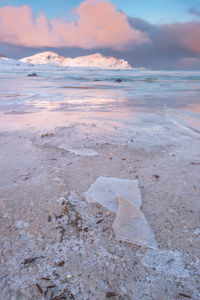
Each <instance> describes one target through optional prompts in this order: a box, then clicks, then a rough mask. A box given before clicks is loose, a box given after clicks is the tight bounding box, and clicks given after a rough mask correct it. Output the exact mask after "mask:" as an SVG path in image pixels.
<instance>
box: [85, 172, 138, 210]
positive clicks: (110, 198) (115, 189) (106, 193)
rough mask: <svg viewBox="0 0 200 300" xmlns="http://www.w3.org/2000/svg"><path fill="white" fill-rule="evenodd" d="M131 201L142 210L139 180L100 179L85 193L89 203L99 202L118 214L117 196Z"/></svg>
mask: <svg viewBox="0 0 200 300" xmlns="http://www.w3.org/2000/svg"><path fill="white" fill-rule="evenodd" d="M117 194H118V195H120V196H122V197H125V198H128V199H130V201H131V202H133V203H135V205H136V206H137V207H138V208H140V207H141V205H142V197H141V191H140V188H139V186H138V181H137V180H128V179H120V178H114V177H102V176H101V177H99V178H97V180H96V181H95V182H94V183H93V184H92V185H91V186H90V188H89V190H88V191H87V192H86V193H85V198H86V200H87V201H88V202H89V203H95V202H98V203H99V204H101V205H103V206H104V207H106V208H107V209H108V210H110V211H112V212H115V213H116V212H117V208H118V202H117V200H116V195H117Z"/></svg>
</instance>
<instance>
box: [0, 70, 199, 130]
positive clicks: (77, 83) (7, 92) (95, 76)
mask: <svg viewBox="0 0 200 300" xmlns="http://www.w3.org/2000/svg"><path fill="white" fill-rule="evenodd" d="M33 72H36V73H37V74H38V75H39V76H37V77H28V76H27V74H28V73H33ZM117 79H121V80H122V82H116V80H117ZM33 113H34V114H33ZM144 114H145V115H147V116H149V117H147V118H144ZM152 114H153V115H152ZM155 115H156V116H155ZM140 116H141V117H142V118H140ZM160 116H162V118H164V120H165V121H167V122H172V123H174V124H176V125H178V126H183V127H184V126H185V127H187V128H191V129H192V130H193V129H194V130H195V131H196V132H199V131H200V72H183V71H179V72H169V71H147V70H145V71H144V70H123V71H122V70H115V71H112V70H100V69H75V68H59V67H48V68H47V67H46V66H40V67H36V66H32V67H31V66H29V67H26V68H23V67H21V66H19V67H12V68H11V69H4V70H1V71H0V122H1V125H2V126H3V127H5V126H6V124H7V126H8V127H9V128H10V127H12V126H13V127H16V126H18V125H19V124H21V126H31V125H33V126H34V127H37V125H38V126H42V124H43V125H44V126H48V125H50V124H51V126H62V125H65V123H66V122H67V121H69V120H70V121H73V120H75V119H76V120H77V119H80V118H83V119H87V118H88V119H91V118H94V119H95V120H96V119H99V118H103V119H104V120H110V121H113V122H120V123H126V122H129V121H132V120H133V119H134V120H136V122H137V124H139V125H140V126H143V125H144V126H145V124H146V126H151V125H152V124H153V123H155V124H160Z"/></svg>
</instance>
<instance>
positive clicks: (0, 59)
mask: <svg viewBox="0 0 200 300" xmlns="http://www.w3.org/2000/svg"><path fill="white" fill-rule="evenodd" d="M21 65H25V64H24V63H23V62H21V61H19V60H17V59H12V58H7V57H5V56H4V55H3V56H0V67H2V66H4V67H11V66H21Z"/></svg>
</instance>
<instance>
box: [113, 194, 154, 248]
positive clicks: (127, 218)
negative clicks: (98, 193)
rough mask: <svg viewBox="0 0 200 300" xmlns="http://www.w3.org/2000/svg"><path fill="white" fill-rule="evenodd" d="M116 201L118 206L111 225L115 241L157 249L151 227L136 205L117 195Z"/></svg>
mask: <svg viewBox="0 0 200 300" xmlns="http://www.w3.org/2000/svg"><path fill="white" fill-rule="evenodd" d="M116 200H117V201H118V203H119V206H118V210H117V215H116V218H115V220H114V223H113V225H112V228H113V230H114V233H115V237H116V239H118V240H121V241H126V242H130V243H133V244H137V245H140V246H145V247H148V248H152V249H157V248H158V246H157V243H156V240H155V238H154V234H153V232H152V230H151V227H150V226H149V224H148V222H147V220H146V218H145V216H144V215H143V213H142V212H141V210H140V209H139V208H138V207H137V205H135V203H134V202H132V201H130V200H129V199H127V198H124V197H121V196H119V195H117V196H116Z"/></svg>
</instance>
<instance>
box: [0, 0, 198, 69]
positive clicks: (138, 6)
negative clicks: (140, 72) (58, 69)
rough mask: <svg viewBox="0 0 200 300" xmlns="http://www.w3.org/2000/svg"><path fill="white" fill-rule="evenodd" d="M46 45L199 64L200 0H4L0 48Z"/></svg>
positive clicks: (64, 51) (14, 50)
mask: <svg viewBox="0 0 200 300" xmlns="http://www.w3.org/2000/svg"><path fill="white" fill-rule="evenodd" d="M45 50H52V51H55V52H57V53H59V54H61V55H64V56H71V57H74V56H76V55H87V54H90V53H95V52H100V53H102V54H103V55H112V56H115V57H117V58H124V59H127V60H128V61H129V63H130V64H131V65H132V66H135V67H149V68H152V69H191V70H192V69H195V70H199V69H200V0H167V1H164V0H84V1H83V0H82V1H81V0H57V1H55V0H43V1H41V0H0V52H2V53H4V54H5V55H6V56H9V57H13V58H21V57H24V56H29V55H32V54H35V53H37V52H41V51H45Z"/></svg>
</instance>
